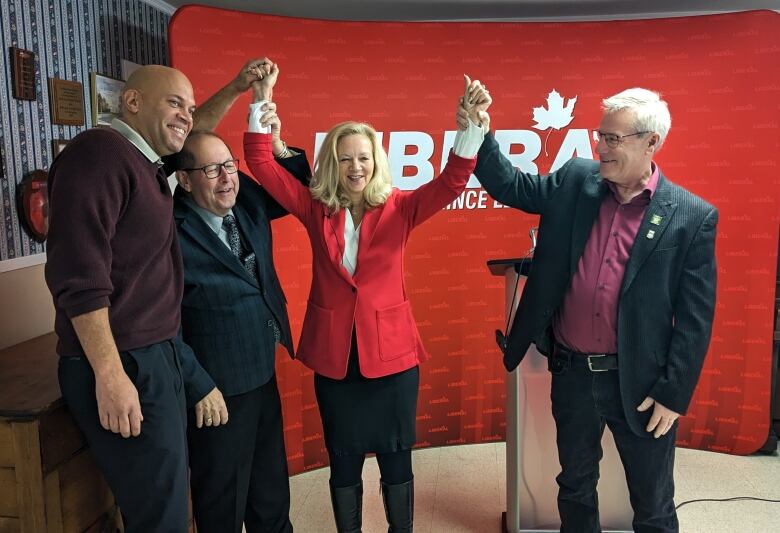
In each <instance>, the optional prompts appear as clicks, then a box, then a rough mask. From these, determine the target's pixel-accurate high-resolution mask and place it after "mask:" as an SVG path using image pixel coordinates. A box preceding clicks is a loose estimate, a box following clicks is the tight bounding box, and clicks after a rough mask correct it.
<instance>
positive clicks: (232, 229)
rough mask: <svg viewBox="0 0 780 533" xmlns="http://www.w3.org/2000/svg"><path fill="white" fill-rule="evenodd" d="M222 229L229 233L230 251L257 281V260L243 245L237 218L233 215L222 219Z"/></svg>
mask: <svg viewBox="0 0 780 533" xmlns="http://www.w3.org/2000/svg"><path fill="white" fill-rule="evenodd" d="M222 229H224V230H225V233H227V238H228V243H230V249H231V250H232V252H233V255H235V256H236V257H237V258H238V260H239V261H240V262H241V264H242V265H243V266H244V270H246V271H247V272H248V273H249V275H250V276H252V279H254V280H255V281H257V260H256V259H255V253H254V252H250V253H246V251H245V250H244V245H243V244H242V243H241V235H240V234H239V232H238V224H236V217H234V216H233V215H225V217H224V218H223V219H222Z"/></svg>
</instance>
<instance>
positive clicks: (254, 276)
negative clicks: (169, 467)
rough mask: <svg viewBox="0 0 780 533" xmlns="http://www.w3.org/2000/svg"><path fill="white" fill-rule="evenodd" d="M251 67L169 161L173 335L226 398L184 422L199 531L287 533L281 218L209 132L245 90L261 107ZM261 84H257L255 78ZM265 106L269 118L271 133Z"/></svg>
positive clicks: (217, 98) (201, 113)
mask: <svg viewBox="0 0 780 533" xmlns="http://www.w3.org/2000/svg"><path fill="white" fill-rule="evenodd" d="M262 63H263V59H258V60H255V61H250V62H249V63H247V65H245V66H244V68H242V70H241V72H239V74H238V76H237V77H236V78H235V79H234V80H232V81H231V82H230V83H229V84H227V85H226V86H225V87H224V88H223V89H222V90H220V91H219V92H217V93H216V94H215V95H214V96H212V97H211V98H210V99H209V100H207V101H206V102H205V103H204V104H203V105H202V106H201V107H200V108H198V110H197V111H196V114H195V117H194V121H195V129H194V131H193V132H192V133H191V134H190V136H189V138H188V139H187V142H185V143H184V147H183V148H182V150H181V152H179V153H178V154H176V155H175V156H172V157H171V158H168V159H167V160H166V165H167V167H168V170H170V171H174V170H175V171H176V178H177V181H178V184H179V186H178V187H177V189H176V193H175V194H174V219H175V222H176V228H177V231H178V235H179V242H180V244H181V250H182V257H183V259H184V296H183V298H182V310H181V316H182V318H181V324H182V336H183V337H184V339H186V341H187V342H188V343H189V344H190V346H191V347H192V350H193V352H194V353H195V356H196V357H197V359H198V361H199V362H200V364H201V365H202V366H203V368H204V369H205V370H206V371H207V372H208V374H209V375H210V376H211V377H212V379H213V380H214V381H215V383H216V384H217V386H218V387H219V390H220V391H221V392H222V394H223V395H224V397H225V403H226V405H227V409H226V410H223V411H218V410H195V411H194V412H191V413H190V416H189V425H188V428H187V437H188V443H189V451H190V469H191V473H192V475H191V485H192V503H193V514H194V516H195V524H196V526H197V528H198V532H199V533H223V532H233V533H240V532H241V530H242V524H243V525H244V526H245V528H246V531H247V532H248V533H256V532H261V531H262V532H269V533H270V532H273V533H282V532H290V531H292V524H291V523H290V520H289V510H290V488H289V481H288V473H287V457H286V453H285V447H284V437H283V425H282V411H281V402H280V398H279V389H278V387H277V383H276V376H275V371H274V363H275V352H276V347H277V345H281V346H283V347H284V348H285V349H286V350H287V352H288V353H289V354H290V355H291V356H292V355H293V354H294V353H293V344H292V335H291V333H290V324H289V320H288V317H287V305H286V300H285V297H284V293H283V292H282V287H281V285H280V283H279V279H278V277H277V275H276V270H275V268H274V263H273V246H272V235H271V226H270V221H271V220H272V219H275V218H278V217H281V216H285V215H286V214H287V212H286V211H284V209H282V207H281V206H279V205H278V204H277V203H276V202H275V201H274V200H273V199H272V198H271V197H270V196H269V195H268V194H267V193H266V192H265V191H264V190H263V189H262V188H261V187H260V186H259V185H257V184H256V183H255V182H254V181H253V180H252V179H251V178H249V177H248V176H246V175H244V174H243V173H241V172H240V171H239V170H238V163H239V162H238V160H237V159H236V158H235V157H234V155H233V153H232V152H231V150H230V148H229V147H228V146H227V144H225V142H224V141H223V140H222V138H221V137H219V136H218V135H217V134H215V133H213V132H212V131H210V130H211V129H213V128H214V127H216V125H217V124H218V123H219V121H220V120H221V119H222V117H223V116H224V115H225V114H226V113H227V111H228V110H229V109H230V107H231V106H232V104H233V103H234V102H235V100H236V99H237V98H238V97H239V96H240V95H241V94H242V93H243V92H244V91H246V90H248V89H249V88H250V86H251V84H252V83H257V84H260V85H262V90H263V91H264V92H265V94H266V96H267V99H268V100H269V101H270V99H271V91H272V88H273V83H274V81H275V79H271V78H269V79H265V80H263V79H262V78H261V79H257V78H256V76H255V74H253V73H252V72H254V67H255V66H256V65H261V64H262ZM261 75H262V74H261ZM274 109H275V105H274V104H269V111H268V113H267V114H266V116H267V117H268V119H269V120H271V121H275V122H273V123H275V124H277V127H276V128H275V131H276V132H277V133H278V131H279V128H278V119H276V117H275V113H274V112H273V110H274ZM276 141H277V142H275V148H274V151H275V153H277V154H278V157H279V158H280V163H281V164H282V165H283V166H284V167H285V168H287V170H289V171H290V172H291V173H292V174H293V175H295V176H298V177H299V178H300V179H302V180H304V181H305V180H306V179H307V178H308V177H309V175H310V169H309V165H308V162H307V160H306V157H305V155H304V154H303V153H302V151H298V152H295V151H292V150H288V149H287V146H286V145H285V144H284V143H283V142H282V141H281V140H280V139H278V135H277V139H276Z"/></svg>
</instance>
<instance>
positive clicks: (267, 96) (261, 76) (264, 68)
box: [250, 59, 279, 102]
mask: <svg viewBox="0 0 780 533" xmlns="http://www.w3.org/2000/svg"><path fill="white" fill-rule="evenodd" d="M250 72H251V73H252V75H254V77H255V79H254V81H253V82H252V91H253V92H254V97H255V102H257V101H260V100H269V101H270V100H272V99H273V94H274V91H273V89H274V86H275V85H276V81H277V80H278V79H279V65H277V64H276V63H272V62H271V60H270V59H266V60H265V63H261V64H257V65H253V66H252V67H251V68H250Z"/></svg>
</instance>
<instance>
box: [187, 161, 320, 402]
mask: <svg viewBox="0 0 780 533" xmlns="http://www.w3.org/2000/svg"><path fill="white" fill-rule="evenodd" d="M298 151H299V152H301V151H300V150H298ZM281 163H282V164H283V165H284V166H285V167H286V168H287V169H288V170H289V171H290V172H291V173H292V174H293V175H295V176H296V177H298V178H299V179H301V180H302V181H307V182H308V179H309V176H310V175H311V172H310V170H309V165H308V163H307V161H306V156H305V154H303V153H302V152H301V155H298V156H295V157H291V158H287V159H284V160H281ZM239 182H240V183H239V192H238V197H237V200H236V205H235V206H234V207H233V214H234V215H235V217H236V219H237V221H238V225H239V228H240V229H241V234H242V236H243V237H244V239H245V241H246V243H247V245H248V246H250V247H251V248H252V250H253V251H254V252H255V255H256V257H257V270H258V275H259V279H260V283H258V282H257V281H256V280H255V279H253V278H252V276H250V275H249V274H248V273H247V271H246V270H244V267H243V266H242V265H241V263H240V261H239V260H238V259H237V258H236V256H235V255H233V253H232V252H231V251H230V250H229V249H228V248H227V247H226V246H225V245H224V244H223V243H222V242H221V241H220V240H219V237H217V235H216V234H215V233H214V231H213V230H212V229H211V228H209V227H208V225H207V224H206V222H205V221H204V220H203V219H202V218H201V216H200V215H199V214H198V213H197V212H195V210H194V209H192V208H191V207H190V206H189V205H188V204H187V202H186V201H185V198H186V196H187V193H186V192H185V191H184V190H182V189H181V188H177V189H176V193H175V194H174V218H175V220H176V227H177V229H178V233H179V243H180V245H181V252H182V257H183V259H184V296H183V299H182V313H181V323H182V334H183V337H184V341H185V342H186V343H187V344H189V345H190V346H191V347H192V350H193V351H194V352H195V356H196V357H197V358H198V361H200V363H201V365H202V366H203V368H205V369H206V371H207V372H208V373H209V374H210V375H211V377H212V378H213V379H214V381H215V383H216V384H217V387H219V389H220V391H222V393H223V394H224V395H226V396H231V395H236V394H241V393H244V392H247V391H250V390H253V389H255V388H257V387H259V386H261V385H263V384H265V383H267V382H268V381H269V380H270V379H271V377H272V376H273V375H274V355H275V349H276V346H275V343H274V336H273V329H272V327H270V326H269V320H272V319H274V318H275V319H276V321H277V322H278V324H279V325H280V326H281V331H282V339H281V343H282V344H283V345H284V347H285V348H287V351H288V352H289V353H290V355H291V356H292V357H294V351H293V344H292V335H291V333H290V323H289V319H288V317H287V303H286V302H287V300H286V299H285V296H284V293H283V292H282V287H281V285H280V284H279V279H278V278H277V276H276V270H275V268H274V263H273V246H272V236H271V226H270V221H271V220H272V219H274V218H279V217H282V216H284V215H286V214H287V212H286V211H284V210H283V209H282V208H281V207H280V206H279V204H277V203H276V202H275V201H274V200H273V199H272V198H271V197H270V196H269V195H268V194H267V193H266V192H265V191H264V190H263V189H262V188H261V187H260V186H259V185H257V183H255V182H254V181H253V180H251V179H250V178H248V177H247V176H246V175H244V174H243V173H240V175H239Z"/></svg>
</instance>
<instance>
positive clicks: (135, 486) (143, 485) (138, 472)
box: [59, 341, 189, 533]
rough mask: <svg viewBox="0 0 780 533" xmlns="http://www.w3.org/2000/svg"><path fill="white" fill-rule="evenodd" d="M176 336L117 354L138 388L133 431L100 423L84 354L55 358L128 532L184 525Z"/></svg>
mask: <svg viewBox="0 0 780 533" xmlns="http://www.w3.org/2000/svg"><path fill="white" fill-rule="evenodd" d="M177 348H178V344H176V341H167V342H162V343H158V344H153V345H151V346H147V347H145V348H139V349H137V350H130V351H127V352H121V353H120V354H119V356H120V358H121V360H122V365H123V366H124V369H125V372H127V375H128V376H129V377H130V379H131V380H132V382H133V383H134V384H135V386H136V388H137V389H138V395H139V398H140V401H141V412H142V414H143V417H144V419H143V422H142V423H141V434H140V435H139V436H138V437H130V438H127V439H125V438H123V437H122V436H121V435H119V434H116V433H112V432H111V431H109V430H106V429H103V427H102V426H101V425H100V419H99V417H98V410H97V400H96V398H95V374H94V373H93V371H92V367H91V366H90V364H89V361H88V360H87V359H86V357H64V358H61V359H60V363H59V381H60V389H61V390H62V396H63V398H64V399H65V402H66V403H67V405H68V408H69V409H70V412H71V414H72V415H73V418H75V420H76V423H77V424H78V426H79V427H80V428H81V431H82V432H83V433H84V435H85V436H86V439H87V443H88V444H89V447H90V451H91V453H92V456H93V457H94V458H95V461H96V462H97V465H98V468H99V469H100V471H101V472H102V473H103V476H104V477H105V478H106V481H107V482H108V486H109V487H110V488H111V491H112V492H113V493H114V497H115V498H116V501H117V503H118V504H119V507H120V509H121V510H122V516H123V518H124V523H125V531H126V532H127V533H184V532H186V531H187V526H188V517H189V513H188V510H187V441H186V423H187V418H186V401H185V396H184V387H183V382H182V377H181V370H180V364H179V358H178V356H177Z"/></svg>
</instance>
